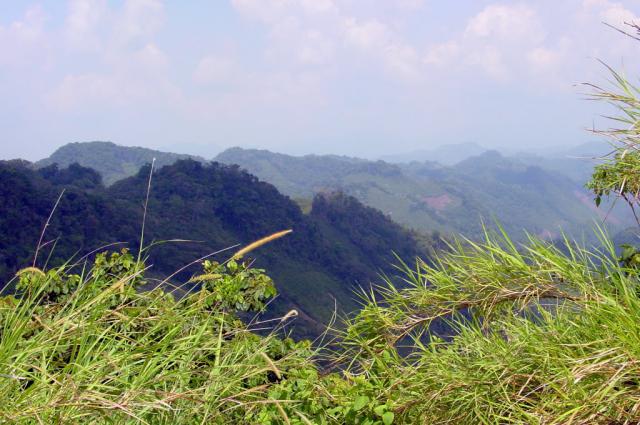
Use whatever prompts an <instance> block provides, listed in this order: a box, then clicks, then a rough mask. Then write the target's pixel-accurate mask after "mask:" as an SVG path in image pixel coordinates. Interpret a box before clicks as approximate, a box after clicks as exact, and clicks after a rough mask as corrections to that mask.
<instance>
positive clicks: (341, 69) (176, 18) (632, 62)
mask: <svg viewBox="0 0 640 425" xmlns="http://www.w3.org/2000/svg"><path fill="white" fill-rule="evenodd" d="M639 15H640V0H621V1H614V0H536V1H492V0H489V1H484V0H448V1H443V0H439V1H436V0H192V1H188V2H187V1H180V0H166V1H162V0H110V1H107V0H69V1H63V0H42V1H21V0H11V1H2V2H1V3H0V99H2V101H1V102H0V129H2V133H1V137H0V158H4V159H8V158H16V157H20V158H25V159H29V160H36V159H40V158H43V157H46V156H48V155H49V154H50V153H51V152H53V151H54V150H55V149H56V148H57V147H59V146H61V145H63V144H65V143H69V142H79V141H91V140H109V141H113V142H115V143H118V144H123V145H135V146H145V147H150V148H156V149H163V150H170V151H176V152H186V153H194V154H200V155H204V156H206V157H212V156H214V155H215V154H216V153H217V152H219V151H220V150H222V149H225V148H227V147H231V146H242V147H252V148H263V149H270V150H274V151H279V152H286V153H291V154H306V153H319V154H323V153H334V154H345V155H354V156H362V157H369V158H373V157H377V156H380V155H385V154H393V153H399V152H409V151H412V150H420V149H429V148H432V147H434V146H438V145H443V144H450V143H466V142H475V143H479V144H481V145H483V146H486V147H490V148H503V149H507V150H511V151H518V150H537V149H545V148H549V147H553V146H571V145H577V144H580V143H584V142H587V141H590V140H593V138H594V137H593V135H591V134H590V133H589V132H588V131H586V129H587V128H590V127H592V126H594V125H596V126H600V127H601V126H606V122H605V121H603V120H602V118H600V115H601V114H603V113H606V112H607V111H606V108H605V107H604V105H599V104H597V103H594V102H592V101H589V100H586V88H585V87H584V86H581V85H580V84H581V83H583V82H594V83H598V84H605V85H606V82H607V78H608V75H607V72H606V70H605V68H604V67H603V65H602V64H600V63H599V62H598V60H602V61H604V62H605V63H607V64H609V65H611V66H613V67H615V68H617V69H619V70H621V71H623V72H624V73H625V74H627V75H629V76H630V77H631V78H633V79H634V80H635V79H636V76H637V75H640V73H639V72H638V65H640V56H639V55H638V54H637V53H638V47H640V44H639V42H636V41H633V40H631V39H630V38H628V37H624V36H622V35H620V34H619V33H617V32H616V31H614V30H612V29H610V28H609V27H607V26H605V25H604V24H603V22H606V23H609V24H611V25H614V26H619V27H622V26H624V22H630V21H633V20H636V19H637V20H638V22H640V19H638V18H637V16H639Z"/></svg>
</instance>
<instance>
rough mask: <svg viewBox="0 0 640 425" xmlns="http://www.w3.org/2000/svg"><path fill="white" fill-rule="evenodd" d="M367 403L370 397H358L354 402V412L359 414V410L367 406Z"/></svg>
mask: <svg viewBox="0 0 640 425" xmlns="http://www.w3.org/2000/svg"><path fill="white" fill-rule="evenodd" d="M367 403H369V397H367V396H366V395H360V396H358V397H356V399H355V400H354V402H353V410H355V411H356V412H357V411H358V410H360V409H362V408H363V407H364V406H366V405H367Z"/></svg>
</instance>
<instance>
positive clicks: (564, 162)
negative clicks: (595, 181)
mask: <svg viewBox="0 0 640 425" xmlns="http://www.w3.org/2000/svg"><path fill="white" fill-rule="evenodd" d="M612 150H613V148H612V147H611V146H609V145H607V144H606V143H603V142H588V143H583V144H580V145H577V146H573V147H570V148H565V149H556V150H552V151H547V152H542V153H537V154H533V153H519V154H516V155H514V158H515V159H517V160H518V161H521V162H523V163H525V164H528V165H535V166H538V167H541V168H543V169H545V170H548V171H553V172H557V173H561V174H564V175H566V176H567V177H569V178H570V179H572V180H573V181H575V182H577V183H582V184H584V183H585V182H587V181H588V180H589V179H590V178H591V173H592V172H593V167H594V166H595V165H597V164H598V163H599V162H600V161H601V159H602V157H604V156H605V155H607V154H608V153H609V152H611V151H612Z"/></svg>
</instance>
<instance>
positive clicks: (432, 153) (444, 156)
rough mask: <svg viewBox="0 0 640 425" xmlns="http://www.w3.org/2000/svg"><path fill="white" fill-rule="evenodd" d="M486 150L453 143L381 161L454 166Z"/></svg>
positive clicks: (390, 156) (392, 156) (397, 155)
mask: <svg viewBox="0 0 640 425" xmlns="http://www.w3.org/2000/svg"><path fill="white" fill-rule="evenodd" d="M487 150H488V149H486V148H484V147H482V146H480V145H478V144H477V143H471V142H470V143H455V144H450V145H442V146H438V147H435V148H432V149H421V150H415V151H412V152H406V153H399V154H395V155H384V156H382V157H380V159H381V160H383V161H386V162H392V163H406V162H414V161H417V162H425V161H429V162H437V163H439V164H442V165H455V164H457V163H458V162H460V161H464V160H465V159H467V158H470V157H472V156H477V155H480V154H482V153H484V152H486V151H487Z"/></svg>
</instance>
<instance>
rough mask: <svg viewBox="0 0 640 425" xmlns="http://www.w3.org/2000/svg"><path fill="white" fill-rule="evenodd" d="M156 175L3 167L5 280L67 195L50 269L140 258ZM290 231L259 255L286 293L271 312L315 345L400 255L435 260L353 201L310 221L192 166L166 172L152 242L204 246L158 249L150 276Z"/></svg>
mask: <svg viewBox="0 0 640 425" xmlns="http://www.w3.org/2000/svg"><path fill="white" fill-rule="evenodd" d="M148 173H149V168H148V167H146V168H143V169H142V170H140V172H139V173H138V174H137V175H135V176H133V177H129V178H127V179H125V180H121V181H119V182H117V183H116V184H114V185H112V186H110V187H108V188H105V187H104V186H103V185H102V184H101V183H100V178H99V175H98V174H97V173H96V172H95V171H93V170H90V169H86V168H83V167H81V166H78V165H74V166H72V167H70V168H68V169H59V168H58V167H57V166H49V167H45V168H41V169H39V170H33V169H32V168H31V167H30V164H27V163H24V162H3V163H0V197H1V198H2V199H3V203H2V205H1V206H0V233H2V235H3V238H2V240H0V279H1V280H2V281H4V282H7V281H8V280H9V279H10V278H11V277H12V276H13V274H14V273H15V272H16V271H17V270H18V269H19V268H22V267H25V266H26V265H29V264H30V262H31V259H32V256H33V251H34V248H35V246H36V243H37V241H38V237H39V234H40V231H41V229H42V227H43V225H44V223H45V221H46V218H47V216H48V215H49V213H50V211H51V208H52V206H53V205H54V203H55V200H56V198H57V197H58V195H59V193H60V192H61V191H62V189H65V190H66V191H65V193H64V196H63V198H62V201H61V203H60V205H59V207H58V209H57V210H56V212H55V214H54V216H53V221H52V223H51V225H50V227H49V228H48V229H47V238H46V240H47V241H50V243H49V244H47V245H46V248H45V249H43V250H42V252H41V255H40V256H39V264H43V263H44V262H45V261H47V258H48V257H49V256H51V258H50V259H49V264H59V263H61V262H63V261H65V260H67V259H68V258H70V257H72V256H73V255H74V254H78V256H81V255H83V254H85V253H88V252H90V251H92V250H94V249H96V248H99V247H100V246H102V245H104V244H107V243H112V242H119V241H123V242H126V243H127V244H128V246H129V247H131V248H132V249H133V250H135V249H137V246H138V244H139V241H138V239H137V238H136V236H135V235H139V230H140V225H141V223H142V208H141V205H142V201H143V199H144V194H145V191H146V187H147V179H148ZM288 228H291V229H293V234H291V235H290V236H288V237H287V238H285V239H282V240H279V241H277V242H274V243H273V244H272V245H270V246H269V249H266V250H262V251H257V252H256V253H255V260H256V263H255V265H256V266H257V267H261V268H262V267H265V268H267V269H268V270H269V273H270V275H271V276H272V277H273V278H274V280H275V282H276V286H277V287H278V289H279V292H280V294H281V296H280V297H279V298H278V299H277V300H276V302H275V303H274V306H272V307H270V310H271V311H272V312H273V314H277V313H279V312H283V311H287V310H288V309H290V308H293V307H295V308H298V309H300V310H301V320H300V324H299V327H298V334H304V335H308V336H309V335H310V336H313V335H317V334H318V332H319V331H320V330H321V328H320V327H319V325H318V323H320V322H321V323H327V322H328V321H329V319H330V317H331V314H332V313H333V310H334V305H335V304H334V303H335V302H336V300H337V302H338V306H339V308H340V310H344V311H353V310H354V309H356V308H357V304H356V303H355V301H354V299H353V297H354V295H353V292H354V290H355V289H356V288H357V287H358V285H363V286H367V285H368V284H369V282H370V281H372V280H377V279H378V273H379V272H381V271H383V272H386V273H391V274H393V273H394V270H393V269H392V268H391V266H390V264H391V263H392V262H393V261H394V257H393V253H392V250H393V251H394V252H395V253H396V254H398V255H399V256H400V257H402V258H404V259H406V260H411V259H412V258H414V257H415V256H416V255H422V256H424V255H425V253H426V252H425V250H424V249H423V248H421V246H423V243H424V242H423V241H420V242H418V241H417V240H416V239H415V238H414V237H413V236H412V235H410V234H409V233H408V232H406V231H405V230H403V229H402V228H401V227H400V226H399V225H397V224H395V223H393V222H392V221H391V220H389V219H388V218H386V217H384V215H383V214H381V213H380V212H378V211H376V210H374V209H371V208H368V207H365V206H363V205H362V204H360V203H359V202H358V201H356V200H355V199H354V198H351V197H349V196H347V195H342V194H334V195H321V196H317V197H316V198H315V200H314V201H313V205H312V212H311V214H309V215H305V214H303V213H302V212H301V211H300V208H299V207H298V206H297V204H295V203H294V202H293V201H291V200H290V199H289V198H287V197H286V196H283V195H281V194H280V193H279V192H278V191H277V189H276V188H275V187H273V186H272V185H270V184H268V183H264V182H260V181H258V180H257V179H256V178H255V177H254V176H252V175H250V174H248V173H246V172H244V171H241V170H240V169H239V168H238V167H237V166H225V165H221V164H216V163H213V164H209V165H205V164H202V163H200V162H197V161H192V160H183V161H179V162H177V163H175V164H173V165H170V166H165V167H163V168H161V169H159V170H158V171H157V172H156V173H155V174H154V178H153V190H152V192H151V197H150V202H149V215H148V217H147V232H146V234H145V238H146V239H145V240H146V241H147V242H148V243H149V242H151V241H166V240H172V239H184V240H190V241H193V242H182V243H165V244H161V245H157V246H155V247H154V248H153V249H152V250H151V251H150V259H149V262H148V264H151V265H152V268H151V270H150V273H151V275H154V274H159V275H168V274H171V273H173V272H174V271H176V270H178V269H179V268H181V267H182V266H184V265H186V264H188V263H190V262H191V261H193V260H195V259H197V258H200V257H202V256H204V255H207V254H210V253H212V252H215V251H218V250H220V249H222V248H226V247H230V246H233V245H235V244H246V243H249V242H252V241H254V240H256V239H259V238H261V237H263V236H265V235H268V234H271V233H273V232H276V231H279V230H282V229H288ZM216 258H217V259H220V258H227V255H226V254H225V255H223V256H220V257H216ZM191 272H193V268H191V269H189V270H187V271H186V272H185V273H183V274H181V275H178V276H177V277H176V279H183V280H184V279H187V278H188V276H189V275H190V273H191Z"/></svg>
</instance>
